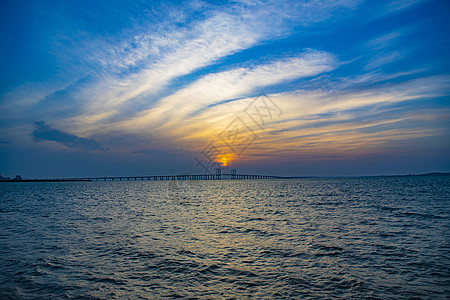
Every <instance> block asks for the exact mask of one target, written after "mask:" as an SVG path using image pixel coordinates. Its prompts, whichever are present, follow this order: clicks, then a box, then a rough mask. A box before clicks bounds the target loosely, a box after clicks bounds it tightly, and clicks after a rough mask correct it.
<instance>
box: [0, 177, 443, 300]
mask: <svg viewBox="0 0 450 300" xmlns="http://www.w3.org/2000/svg"><path fill="white" fill-rule="evenodd" d="M170 184H171V183H170V182H92V183H90V182H79V183H75V182H72V183H2V184H1V186H0V196H1V197H0V199H1V202H0V225H1V227H0V228H1V248H0V254H1V255H0V262H1V265H2V266H3V268H2V269H1V270H0V280H1V281H0V290H1V291H0V297H1V298H21V299H28V298H30V299H31V298H45V297H48V298H67V297H69V298H77V297H81V298H93V299H106V298H129V297H135V298H139V297H142V298H151V299H154V298H163V297H169V298H174V297H187V298H188V297H191V298H205V299H210V298H231V299H245V298H250V297H256V298H280V299H282V298H324V297H332V298H340V297H341V298H349V297H354V298H367V297H369V298H370V297H375V298H390V297H391V298H405V299H406V298H412V297H419V298H430V299H432V298H445V297H449V296H450V289H449V286H450V285H449V283H450V282H449V280H448V278H449V277H450V276H449V275H450V274H449V264H450V263H449V262H450V259H449V258H450V254H449V250H450V243H449V240H450V239H449V234H448V232H449V227H450V226H449V225H450V223H449V211H450V209H449V199H448V195H449V190H450V184H449V178H448V177H404V178H401V177H393V178H381V177H380V178H344V179H299V180H259V181H252V180H246V181H237V180H236V181H190V182H183V183H180V184H182V185H184V187H183V188H179V189H174V188H173V187H172V188H170V186H169V185H170ZM172 184H173V183H172Z"/></svg>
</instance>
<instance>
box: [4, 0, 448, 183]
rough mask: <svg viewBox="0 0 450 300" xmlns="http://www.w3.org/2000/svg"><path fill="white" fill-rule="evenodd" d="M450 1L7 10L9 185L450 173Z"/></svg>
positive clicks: (8, 6)
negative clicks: (96, 179)
mask: <svg viewBox="0 0 450 300" xmlns="http://www.w3.org/2000/svg"><path fill="white" fill-rule="evenodd" d="M449 28H450V2H448V1H447V0H396V1H369V0H367V1H363V0H336V1H331V0H309V1H306V0H305V1H302V0H295V1H294V0H261V1H259V0H236V1H231V0H230V1H200V0H192V1H144V0H134V1H132V0H131V1H119V0H110V1H99V0H89V1H84V0H79V1H46V0H41V1H33V0H31V1H25V0H13V1H12V0H3V1H1V2H0V39H1V41H2V42H1V46H0V174H1V175H3V176H15V175H17V174H20V175H22V176H23V177H25V178H60V177H90V176H133V175H134V176H137V175H166V174H203V173H207V172H213V173H214V169H215V168H216V167H217V166H222V168H224V169H226V170H228V171H229V170H230V169H231V168H236V169H237V171H238V173H246V174H270V175H282V176H358V175H391V174H411V173H412V174H417V173H426V172H448V171H450V155H449V153H450V55H449V54H448V53H450V33H449V32H450V31H449Z"/></svg>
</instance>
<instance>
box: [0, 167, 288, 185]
mask: <svg viewBox="0 0 450 300" xmlns="http://www.w3.org/2000/svg"><path fill="white" fill-rule="evenodd" d="M289 178H294V177H283V176H272V175H254V174H238V173H237V172H236V169H231V171H230V173H222V169H216V172H215V174H211V173H207V174H181V175H149V176H101V177H78V178H77V177H73V178H53V179H12V180H0V181H8V182H68V181H167V180H245V179H289ZM295 178H296V177H295Z"/></svg>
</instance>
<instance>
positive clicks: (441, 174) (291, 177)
mask: <svg viewBox="0 0 450 300" xmlns="http://www.w3.org/2000/svg"><path fill="white" fill-rule="evenodd" d="M419 176H450V172H443V173H441V172H431V173H423V174H407V175H360V176H358V175H355V176H279V178H278V179H302V178H303V179H305V178H358V177H359V178H360V177H419ZM126 177H128V176H123V177H122V178H126ZM133 177H134V176H131V177H130V178H133ZM99 178H104V177H99ZM107 178H109V177H107ZM118 178H120V176H118ZM93 181H98V180H95V178H59V179H58V178H56V179H38V178H36V179H0V182H93ZM101 181H103V180H101ZM131 181H140V180H131Z"/></svg>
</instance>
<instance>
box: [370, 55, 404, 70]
mask: <svg viewBox="0 0 450 300" xmlns="http://www.w3.org/2000/svg"><path fill="white" fill-rule="evenodd" d="M402 58H403V54H402V53H400V52H399V51H392V52H389V53H386V54H382V55H377V56H375V57H374V58H372V59H371V60H370V61H369V63H368V64H367V65H366V66H365V67H364V69H365V70H372V69H375V68H379V67H382V66H384V65H386V64H389V63H391V62H395V61H398V60H400V59H402Z"/></svg>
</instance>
